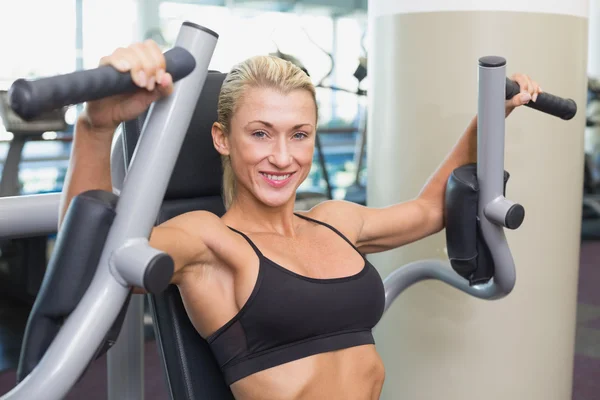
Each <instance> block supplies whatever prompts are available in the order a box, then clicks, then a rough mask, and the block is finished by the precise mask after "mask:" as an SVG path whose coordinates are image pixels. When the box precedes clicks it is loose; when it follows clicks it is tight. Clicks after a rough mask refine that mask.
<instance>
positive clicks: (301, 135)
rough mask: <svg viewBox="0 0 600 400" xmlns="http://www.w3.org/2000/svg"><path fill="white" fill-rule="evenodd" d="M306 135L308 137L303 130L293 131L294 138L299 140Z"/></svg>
mask: <svg viewBox="0 0 600 400" xmlns="http://www.w3.org/2000/svg"><path fill="white" fill-rule="evenodd" d="M307 137H308V135H307V134H306V133H304V132H296V133H294V139H300V140H301V139H305V138H307Z"/></svg>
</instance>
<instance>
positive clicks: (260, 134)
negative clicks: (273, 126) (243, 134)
mask: <svg viewBox="0 0 600 400" xmlns="http://www.w3.org/2000/svg"><path fill="white" fill-rule="evenodd" d="M252 136H254V137H256V138H258V139H264V138H265V137H266V136H267V133H266V132H265V131H256V132H252Z"/></svg>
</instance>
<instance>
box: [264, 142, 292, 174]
mask: <svg viewBox="0 0 600 400" xmlns="http://www.w3.org/2000/svg"><path fill="white" fill-rule="evenodd" d="M282 139H283V140H278V141H277V143H276V144H275V145H274V146H273V151H272V152H271V155H270V156H269V158H268V159H269V162H270V163H271V164H273V165H275V166H276V167H277V168H280V169H285V168H287V167H289V166H290V164H292V154H291V152H290V149H289V148H288V144H287V142H286V140H285V139H284V138H282Z"/></svg>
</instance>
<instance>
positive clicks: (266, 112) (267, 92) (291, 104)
mask: <svg viewBox="0 0 600 400" xmlns="http://www.w3.org/2000/svg"><path fill="white" fill-rule="evenodd" d="M234 119H238V120H239V121H240V122H242V121H243V120H249V119H262V120H269V121H285V120H290V122H293V123H298V122H303V123H311V124H314V122H315V119H316V106H315V102H314V100H313V97H312V95H311V93H310V92H309V91H307V90H302V89H298V90H293V91H291V92H289V93H283V92H280V91H278V90H275V89H272V88H256V87H251V88H247V89H246V90H245V91H244V94H243V96H242V97H241V98H240V100H239V102H238V104H237V107H236V112H235V115H234ZM299 120H302V121H299Z"/></svg>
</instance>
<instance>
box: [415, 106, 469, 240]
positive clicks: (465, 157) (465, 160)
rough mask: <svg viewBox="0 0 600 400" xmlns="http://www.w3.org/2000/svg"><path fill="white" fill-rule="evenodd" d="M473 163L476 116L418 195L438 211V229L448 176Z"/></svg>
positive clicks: (440, 222) (441, 222) (441, 220)
mask: <svg viewBox="0 0 600 400" xmlns="http://www.w3.org/2000/svg"><path fill="white" fill-rule="evenodd" d="M474 162H477V116H475V117H474V118H473V119H472V120H471V123H470V124H469V125H468V126H467V129H466V130H465V132H464V133H463V134H462V135H461V136H460V138H459V139H458V142H457V143H456V144H455V145H454V147H453V148H452V150H451V151H450V153H449V154H448V155H447V156H446V158H445V159H444V161H443V162H442V164H441V165H440V166H439V167H438V169H437V170H436V171H435V172H434V174H433V175H432V176H431V177H430V178H429V180H428V181H427V183H426V184H425V186H424V187H423V189H422V190H421V192H420V193H419V199H420V200H422V201H424V202H426V203H427V205H428V207H430V208H431V209H433V210H437V211H439V213H436V214H437V215H438V219H439V221H437V223H438V224H442V226H440V227H439V229H441V228H442V227H443V218H442V217H443V214H444V199H445V195H446V183H447V182H448V178H449V177H450V174H451V173H452V171H454V170H455V169H456V168H458V167H460V166H462V165H465V164H470V163H474Z"/></svg>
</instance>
